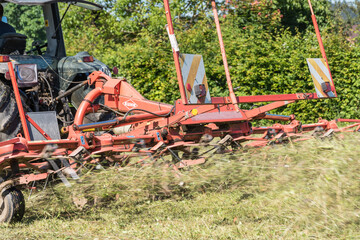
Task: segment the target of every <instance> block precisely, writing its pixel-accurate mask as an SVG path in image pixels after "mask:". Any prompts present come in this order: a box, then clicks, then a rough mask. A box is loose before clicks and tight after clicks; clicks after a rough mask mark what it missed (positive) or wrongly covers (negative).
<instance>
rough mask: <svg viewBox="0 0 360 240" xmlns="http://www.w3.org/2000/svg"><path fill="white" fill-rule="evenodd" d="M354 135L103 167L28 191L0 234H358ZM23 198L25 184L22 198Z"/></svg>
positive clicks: (359, 184)
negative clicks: (190, 161)
mask: <svg viewBox="0 0 360 240" xmlns="http://www.w3.org/2000/svg"><path fill="white" fill-rule="evenodd" d="M359 143H360V135H355V134H347V135H345V139H343V140H339V139H337V138H335V139H333V140H331V141H329V140H325V141H320V140H309V141H306V142H302V143H296V144H288V145H286V146H275V147H269V148H263V149H261V150H256V149H251V150H246V151H240V152H238V153H237V154H236V155H226V156H224V155H223V156H222V155H214V156H212V157H211V158H210V159H209V161H208V162H207V163H206V164H204V165H201V166H197V167H192V168H190V169H188V170H185V171H183V172H182V175H181V177H176V176H175V175H174V174H173V172H172V171H169V169H167V168H164V167H161V166H160V167H157V168H153V167H145V168H125V169H121V170H119V169H108V170H102V171H99V172H91V174H90V173H89V174H86V175H84V176H82V180H81V182H79V183H74V184H73V187H72V188H70V189H67V188H65V187H64V186H63V184H52V185H51V186H49V187H48V188H47V189H46V190H45V191H39V192H37V193H33V194H32V195H31V197H30V200H29V201H27V209H26V210H27V212H26V215H25V217H24V219H23V222H22V223H17V224H11V225H1V226H0V239H360V174H359V172H360V171H359V170H360V148H359ZM27 197H28V193H27V196H26V198H27Z"/></svg>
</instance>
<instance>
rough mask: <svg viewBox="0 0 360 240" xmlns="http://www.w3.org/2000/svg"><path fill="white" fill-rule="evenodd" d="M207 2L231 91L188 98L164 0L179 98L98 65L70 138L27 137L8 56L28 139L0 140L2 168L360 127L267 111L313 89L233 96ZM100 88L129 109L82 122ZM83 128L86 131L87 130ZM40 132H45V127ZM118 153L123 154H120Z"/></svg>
mask: <svg viewBox="0 0 360 240" xmlns="http://www.w3.org/2000/svg"><path fill="white" fill-rule="evenodd" d="M308 1H309V4H310V9H311V13H312V19H313V22H314V26H315V31H316V34H317V37H318V41H319V45H320V49H321V52H322V55H323V57H324V58H325V59H326V54H325V50H324V47H323V45H322V41H321V36H320V32H319V29H318V26H317V23H316V18H315V16H314V14H313V10H312V6H311V2H310V0H308ZM211 4H212V10H213V13H214V19H215V24H216V29H217V34H218V38H219V44H220V49H221V54H222V58H223V62H224V68H225V74H226V80H227V85H228V88H229V93H230V96H228V97H213V98H212V102H211V103H209V104H188V101H187V98H186V93H185V88H184V82H183V79H182V74H181V68H180V62H179V51H178V50H177V47H176V45H174V44H175V43H174V41H175V36H174V29H173V24H172V19H171V14H170V7H169V0H164V8H165V12H166V18H167V23H168V32H169V35H170V39H171V41H172V50H173V57H174V62H175V67H176V73H177V79H178V84H179V89H180V95H181V99H179V100H177V101H176V102H175V105H174V106H172V105H169V104H165V103H157V102H153V101H149V100H147V99H145V98H144V97H143V96H142V95H141V94H140V93H139V92H137V91H136V90H135V89H134V88H133V87H132V86H131V85H130V84H129V83H127V82H126V80H125V79H112V78H111V77H109V76H107V75H105V74H104V73H102V72H93V73H92V74H90V75H89V77H88V84H89V85H95V88H94V90H92V91H91V92H89V93H88V94H87V95H86V97H85V98H84V100H83V101H82V103H81V104H80V106H79V108H78V110H77V112H76V115H75V119H74V124H73V125H72V126H70V127H67V128H66V129H65V131H64V132H65V133H66V132H68V136H67V139H61V140H50V138H47V139H48V140H42V141H30V136H29V132H28V128H27V124H26V115H25V113H24V110H23V108H22V104H21V98H20V94H19V90H18V87H17V82H16V77H15V73H14V70H13V67H12V64H11V63H9V72H10V76H11V81H12V84H13V86H14V93H15V96H16V101H17V104H18V109H19V115H20V118H21V122H22V125H23V129H24V134H25V138H26V139H24V138H20V137H19V138H15V139H12V140H9V141H5V142H0V170H2V169H4V168H6V167H10V166H12V165H13V164H12V165H11V163H12V161H16V162H17V163H18V164H20V165H19V166H20V167H31V168H34V169H36V168H37V167H38V168H39V167H40V166H41V167H46V166H48V164H46V163H47V162H46V160H44V159H45V158H49V156H50V157H54V158H56V157H59V158H63V157H65V158H71V157H72V155H71V154H74V155H75V153H78V151H77V150H78V149H81V148H85V150H86V153H83V155H82V157H83V158H82V160H84V161H88V162H89V161H94V160H93V159H91V157H92V155H95V154H99V155H102V156H106V157H112V156H117V157H118V158H119V159H127V158H130V157H132V156H144V155H145V158H143V160H144V159H148V158H150V157H153V156H155V155H156V156H157V157H158V156H161V155H162V154H164V153H165V152H166V153H168V154H169V152H170V149H174V150H184V149H185V148H188V147H191V146H197V145H199V143H201V142H202V140H203V137H206V136H211V137H212V138H213V137H220V138H223V139H222V140H221V141H223V140H224V141H225V140H227V139H229V137H231V138H233V139H234V141H238V142H245V141H254V142H252V143H250V144H249V145H251V146H255V147H259V146H264V145H266V144H268V143H269V142H281V141H282V139H287V138H299V139H297V140H304V139H308V138H309V137H305V138H304V137H301V135H300V132H309V131H312V130H314V129H315V128H317V127H321V128H322V129H324V130H325V131H327V130H331V131H335V132H341V131H350V130H349V129H350V128H355V127H356V131H357V130H359V129H360V120H351V119H338V121H339V122H342V121H344V122H345V121H347V122H355V124H352V125H351V126H347V127H345V128H338V126H337V125H336V121H326V120H319V122H318V123H315V124H304V125H301V123H300V122H299V121H297V120H295V117H294V116H279V115H270V114H268V113H267V112H268V111H271V110H273V109H276V108H279V107H281V106H285V105H287V104H290V103H293V102H295V101H297V100H307V99H317V98H318V96H317V95H316V93H295V94H279V95H264V96H238V97H236V96H235V94H234V90H233V86H232V82H231V77H230V72H229V68H228V64H227V58H226V53H225V47H224V43H223V39H222V34H221V28H220V23H219V19H218V12H217V9H216V4H215V0H212V1H211ZM174 46H175V47H174ZM326 62H327V59H326ZM332 84H333V83H332ZM333 92H335V89H333ZM100 95H102V96H104V99H105V105H106V106H107V107H108V108H112V109H116V110H117V111H119V112H121V113H124V114H126V115H127V117H126V118H124V117H118V118H115V119H113V120H110V121H104V122H97V123H92V124H83V119H84V117H85V115H86V113H88V112H89V110H92V109H94V111H96V110H97V107H94V106H92V103H93V102H94V101H95V100H96V99H97V98H98V97H99V96H100ZM335 95H336V94H335ZM126 102H128V104H125V103H126ZM254 102H271V103H268V104H265V105H264V106H261V107H257V108H254V109H250V110H243V109H239V107H238V103H254ZM139 109H142V110H147V111H150V112H152V113H143V111H140V110H139ZM255 119H272V120H279V121H289V122H290V123H289V124H286V125H282V124H274V125H273V126H271V127H265V128H259V127H251V124H250V121H252V120H255ZM29 121H30V119H29ZM124 125H130V129H129V130H127V131H128V132H124V133H122V134H119V135H116V134H114V135H111V134H109V133H102V134H100V133H99V132H98V133H99V135H96V134H95V132H94V131H93V130H90V129H92V128H103V129H106V130H109V131H108V132H111V131H110V130H111V128H115V127H120V126H124ZM35 127H36V126H35ZM38 127H39V126H38ZM36 128H37V127H36ZM37 129H38V130H39V129H40V130H39V131H41V132H43V131H42V130H41V128H40V127H39V128H37ZM82 130H87V131H86V132H85V131H82ZM45 134H46V133H45ZM251 134H262V136H260V137H253V136H251ZM43 135H44V134H43ZM227 135H230V136H227ZM44 136H45V137H46V135H44ZM210 141H211V140H210ZM49 144H56V145H57V146H58V149H56V150H54V151H53V152H51V153H47V152H46V151H45V150H44V149H45V147H46V146H47V145H49ZM219 146H220V145H219ZM185 151H188V150H186V149H185V150H184V152H185ZM130 153H131V154H130ZM120 154H123V155H122V156H121V155H120ZM127 154H129V155H127ZM151 154H153V155H151ZM114 158H116V157H114ZM42 160H43V161H42ZM143 160H140V161H138V163H141V162H142V161H143ZM34 161H36V164H33V162H34ZM203 162H204V158H202V157H201V158H199V159H197V160H194V161H192V160H189V161H188V160H185V161H180V162H179V163H178V164H177V165H175V166H174V168H179V167H182V166H185V165H192V164H197V163H203ZM37 170H38V171H39V172H42V171H43V169H37ZM48 174H49V173H42V174H38V175H34V174H25V175H22V176H21V177H19V176H17V175H16V176H12V177H13V178H14V179H17V180H18V182H19V184H27V183H29V182H30V181H34V180H38V179H44V178H46V177H47V176H48Z"/></svg>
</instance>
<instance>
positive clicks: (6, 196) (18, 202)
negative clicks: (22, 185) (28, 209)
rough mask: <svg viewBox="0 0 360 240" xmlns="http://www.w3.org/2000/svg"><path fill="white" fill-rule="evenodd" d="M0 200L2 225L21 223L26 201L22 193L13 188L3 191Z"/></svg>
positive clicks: (0, 221) (0, 220)
mask: <svg viewBox="0 0 360 240" xmlns="http://www.w3.org/2000/svg"><path fill="white" fill-rule="evenodd" d="M0 198H1V199H0V204H1V205H0V223H13V222H19V221H21V219H22V218H23V216H24V213H25V200H24V195H23V194H22V193H21V191H20V190H18V189H16V188H14V187H12V188H10V189H6V190H4V191H2V192H1V195H0Z"/></svg>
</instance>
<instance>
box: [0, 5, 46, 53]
mask: <svg viewBox="0 0 360 240" xmlns="http://www.w3.org/2000/svg"><path fill="white" fill-rule="evenodd" d="M4 16H6V17H7V18H8V23H9V24H11V25H12V26H13V27H14V28H15V30H16V32H17V33H21V34H24V35H26V36H27V37H28V40H27V47H28V48H29V47H31V44H32V43H33V41H35V40H40V41H43V42H45V41H46V32H45V29H44V17H43V12H42V8H41V7H40V6H21V5H17V4H11V3H9V4H7V5H6V7H5V8H4Z"/></svg>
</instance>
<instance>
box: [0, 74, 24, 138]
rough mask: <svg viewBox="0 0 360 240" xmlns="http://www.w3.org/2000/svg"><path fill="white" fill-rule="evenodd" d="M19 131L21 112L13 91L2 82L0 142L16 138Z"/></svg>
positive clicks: (0, 84)
mask: <svg viewBox="0 0 360 240" xmlns="http://www.w3.org/2000/svg"><path fill="white" fill-rule="evenodd" d="M19 129H20V118H19V111H18V109H17V105H16V101H15V97H14V93H13V90H12V88H10V87H9V86H7V85H6V84H4V83H3V82H2V81H1V80H0V142H1V141H5V140H9V139H11V138H13V137H15V136H16V134H17V133H18V132H19Z"/></svg>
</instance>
